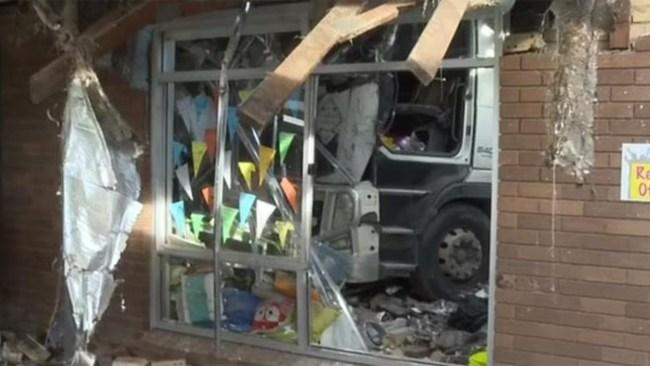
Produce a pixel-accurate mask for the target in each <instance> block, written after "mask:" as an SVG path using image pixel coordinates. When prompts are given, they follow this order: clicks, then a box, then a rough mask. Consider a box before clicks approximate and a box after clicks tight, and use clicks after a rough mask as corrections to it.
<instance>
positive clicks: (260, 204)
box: [255, 200, 275, 239]
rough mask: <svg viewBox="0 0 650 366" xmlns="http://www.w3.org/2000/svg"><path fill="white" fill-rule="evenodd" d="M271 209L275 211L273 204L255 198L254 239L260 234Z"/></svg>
mask: <svg viewBox="0 0 650 366" xmlns="http://www.w3.org/2000/svg"><path fill="white" fill-rule="evenodd" d="M273 211H275V206H273V205H272V204H270V203H268V202H264V201H262V200H257V205H256V206H255V239H259V238H260V237H261V236H262V232H263V231H264V228H265V227H266V222H267V221H269V218H270V217H271V215H272V214H273Z"/></svg>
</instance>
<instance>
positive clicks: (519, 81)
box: [501, 71, 542, 86]
mask: <svg viewBox="0 0 650 366" xmlns="http://www.w3.org/2000/svg"><path fill="white" fill-rule="evenodd" d="M541 84H542V74H541V73H540V72H539V71H503V72H501V85H503V86H524V85H541Z"/></svg>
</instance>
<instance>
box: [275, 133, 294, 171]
mask: <svg viewBox="0 0 650 366" xmlns="http://www.w3.org/2000/svg"><path fill="white" fill-rule="evenodd" d="M294 137H296V134H295V133H291V132H280V140H279V142H278V144H279V145H280V146H279V150H280V162H281V163H283V164H284V159H286V158H287V153H288V152H289V148H290V147H291V143H292V142H293V138H294Z"/></svg>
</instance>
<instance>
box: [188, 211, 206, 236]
mask: <svg viewBox="0 0 650 366" xmlns="http://www.w3.org/2000/svg"><path fill="white" fill-rule="evenodd" d="M203 219H205V215H204V214H200V213H193V214H191V215H190V220H191V222H192V231H193V232H194V236H195V237H196V238H197V239H198V238H199V233H200V232H202V231H203Z"/></svg>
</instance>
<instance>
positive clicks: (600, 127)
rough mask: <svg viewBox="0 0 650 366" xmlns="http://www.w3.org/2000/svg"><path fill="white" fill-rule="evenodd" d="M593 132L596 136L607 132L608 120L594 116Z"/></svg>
mask: <svg viewBox="0 0 650 366" xmlns="http://www.w3.org/2000/svg"><path fill="white" fill-rule="evenodd" d="M594 134H595V135H597V136H598V135H607V134H609V120H606V119H600V118H596V121H595V124H594Z"/></svg>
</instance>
